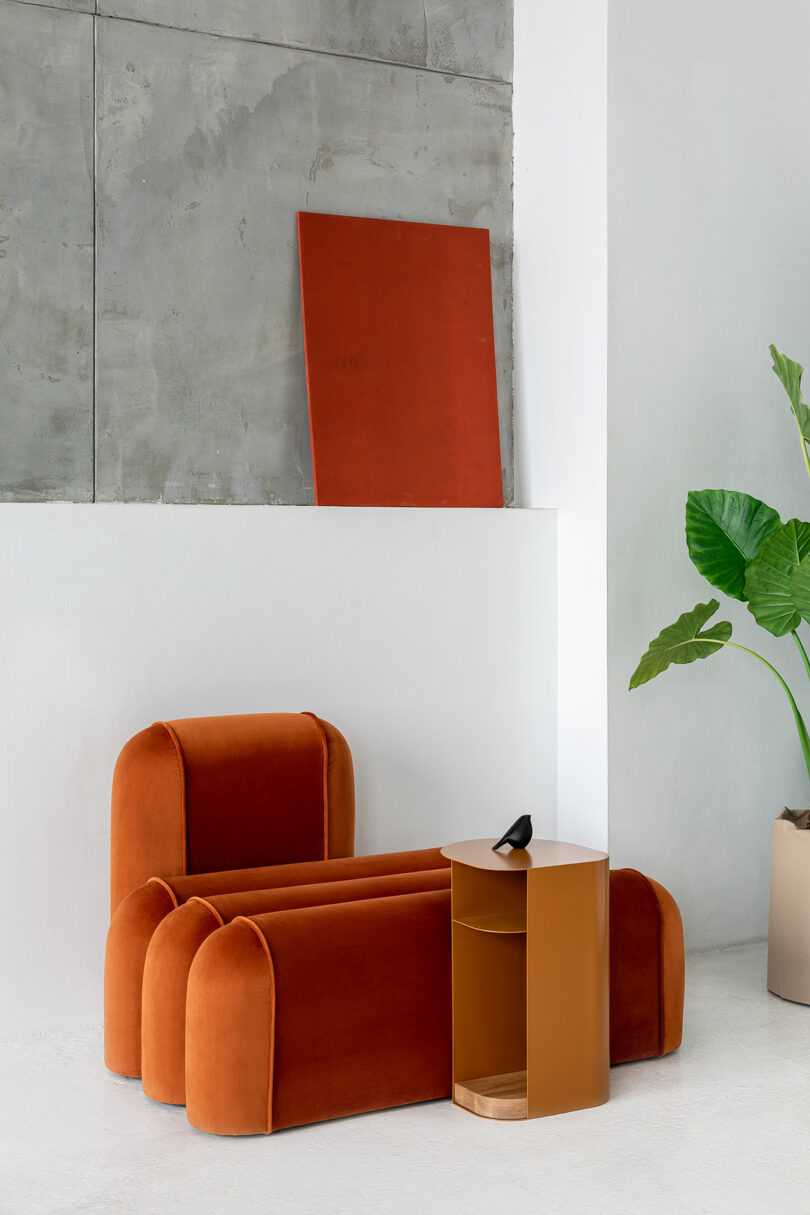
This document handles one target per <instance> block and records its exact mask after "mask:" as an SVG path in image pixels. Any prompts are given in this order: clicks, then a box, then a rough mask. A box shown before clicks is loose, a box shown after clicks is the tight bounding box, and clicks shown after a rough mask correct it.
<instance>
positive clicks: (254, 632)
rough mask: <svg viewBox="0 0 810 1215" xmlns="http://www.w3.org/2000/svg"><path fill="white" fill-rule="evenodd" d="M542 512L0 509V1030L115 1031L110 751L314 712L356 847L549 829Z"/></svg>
mask: <svg viewBox="0 0 810 1215" xmlns="http://www.w3.org/2000/svg"><path fill="white" fill-rule="evenodd" d="M554 564H555V518H554V514H553V512H550V511H516V510H513V511H504V510H501V511H478V510H458V511H453V510H446V511H444V510H383V509H364V510H351V509H337V508H331V509H330V508H311V507H310V508H307V507H279V508H276V509H266V508H262V507H232V508H226V507H206V506H193V507H165V506H132V505H130V506H99V505H96V506H67V505H39V506H26V505H22V506H20V505H16V506H12V505H5V506H0V570H2V580H3V581H2V585H3V593H2V596H0V673H1V676H0V831H1V832H2V834H1V835H0V838H2V841H3V856H4V865H3V883H2V894H1V896H0V907H2V911H3V917H2V918H3V924H4V931H3V933H2V934H0V975H2V982H0V1026H2V1027H3V1028H5V1029H9V1028H15V1029H19V1028H27V1029H33V1030H36V1029H39V1028H45V1027H49V1026H62V1027H64V1025H65V1024H70V1023H80V1022H88V1021H98V1020H99V1019H100V1015H101V1013H100V1008H101V1005H100V997H101V975H102V959H103V949H104V935H105V932H106V927H107V918H108V873H109V855H108V846H109V834H108V830H109V829H108V819H109V793H110V779H111V775H112V769H113V764H114V762H115V758H116V755H117V753H118V751H119V750H120V748H121V746H122V745H123V743H124V742H125V741H126V740H127V738H129V737H130V736H131V735H132V734H134V733H135V732H136V731H137V730H139V729H141V728H143V727H144V726H145V725H148V724H149V723H150V722H151V721H153V720H155V719H156V718H173V717H185V716H196V715H204V714H209V713H237V712H259V711H272V710H297V709H313V710H314V711H316V712H317V713H319V714H321V715H323V716H324V717H326V718H328V719H329V720H331V721H333V722H334V723H335V724H336V725H337V726H338V727H339V728H340V729H341V730H343V731H344V733H345V734H346V737H347V739H348V741H349V744H350V746H351V748H352V752H353V755H354V759H355V764H356V775H357V793H358V802H357V811H358V813H357V851H358V852H377V851H384V850H388V849H401V848H411V847H425V846H429V845H434V844H442V843H446V842H449V841H452V840H454V839H464V838H470V837H476V836H487V835H495V834H498V833H500V831H501V830H502V829H504V828H505V827H506V826H508V825H509V823H510V822H511V821H512V819H514V818H516V817H517V815H518V814H519V813H523V812H526V811H531V812H532V813H533V815H534V823H535V830H536V834H537V835H538V836H540V837H543V836H546V837H549V838H553V837H554V826H555V824H554V800H555V788H554V785H555V764H554V756H555V713H554V705H555V695H556V692H555V603H554V594H553V586H554Z"/></svg>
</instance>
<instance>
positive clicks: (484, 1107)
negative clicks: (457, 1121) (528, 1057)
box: [453, 1071, 527, 1121]
mask: <svg viewBox="0 0 810 1215" xmlns="http://www.w3.org/2000/svg"><path fill="white" fill-rule="evenodd" d="M453 1100H454V1101H455V1103H456V1105H462V1106H463V1107H464V1109H466V1110H471V1111H472V1113H473V1114H479V1115H480V1116H481V1117H482V1118H501V1119H504V1120H510V1121H515V1120H517V1119H519V1118H525V1117H526V1116H527V1115H526V1073H525V1071H523V1072H502V1073H501V1074H500V1075H499V1076H479V1078H478V1079H477V1080H458V1081H456V1083H455V1084H454V1085H453Z"/></svg>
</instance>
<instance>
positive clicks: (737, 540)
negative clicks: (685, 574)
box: [686, 489, 781, 600]
mask: <svg viewBox="0 0 810 1215" xmlns="http://www.w3.org/2000/svg"><path fill="white" fill-rule="evenodd" d="M780 522H781V520H780V518H779V515H778V514H777V513H776V511H775V510H772V508H771V507H770V506H766V505H765V503H764V502H760V500H759V498H752V497H751V496H750V494H741V493H737V491H736V490H731V489H699V490H694V489H693V490H690V491H689V494H688V495H687V498H686V544H687V547H688V549H689V556H690V557H691V558H692V561H693V562H694V563H695V565H696V567H697V569H698V570H699V572H700V573H701V574H702V575H703V577H704V578H705V579H706V580H707V581H708V582H710V583H711V584H712V586H714V587H717V589H718V591H723V593H724V594H726V595H730V596H731V597H732V599H743V600H744V599H745V598H746V595H745V570H746V566H747V565H748V562H749V561H750V560H751V559H752V558H753V557H756V555H757V553H758V552H759V550H760V548H761V547H762V545H763V543H764V542H765V541H766V540H767V539H768V537H769V536H770V535H771V534H772V533H773V532H775V531H776V529H777V527H779V525H780Z"/></svg>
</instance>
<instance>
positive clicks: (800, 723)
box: [719, 631, 810, 777]
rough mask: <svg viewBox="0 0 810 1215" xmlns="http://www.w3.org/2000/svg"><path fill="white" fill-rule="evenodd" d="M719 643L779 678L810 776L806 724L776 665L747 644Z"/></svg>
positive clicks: (809, 739)
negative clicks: (747, 657) (737, 651)
mask: <svg viewBox="0 0 810 1215" xmlns="http://www.w3.org/2000/svg"><path fill="white" fill-rule="evenodd" d="M793 635H794V637H796V641H797V642H798V645H799V649H800V650H801V651H802V654H804V657H805V662H806V661H807V655H806V654H805V652H804V646H803V645H802V643H801V642H800V641H799V638H798V637H797V636H796V633H795V631H794V634H793ZM719 644H720V645H728V646H731V648H732V649H734V650H742V652H743V653H744V654H750V655H751V657H752V658H757V659H758V660H759V661H760V662H761V663H763V664H764V665H765V666H766V667H767V668H768V670H769V671H771V672H772V673H773V674H774V675H775V676H776V678H777V679H778V680H779V682H780V684H781V685H782V687H783V689H784V692H785V695H786V696H787V698H788V700H789V701H790V707H791V709H792V710H793V717H794V719H795V722H796V729H797V730H798V732H799V742H800V743H801V747H802V754H803V755H804V762H805V764H806V766H807V775H808V776H809V777H810V735H808V733H807V726H806V725H805V724H804V718H803V717H802V715H801V713H800V712H799V706H798V705H797V704H796V701H795V700H794V699H793V693H792V692H791V690H790V688H789V687H788V686H787V684H786V683H785V681H784V679H783V678H782V676H781V675H780V674H779V672H778V671H777V669H776V667H774V666H771V664H770V663H769V662H768V660H767V658H763V657H762V655H761V654H757V652H756V650H749V649H748V647H747V646H744V645H738V644H737V642H736V641H721V642H720V643H719Z"/></svg>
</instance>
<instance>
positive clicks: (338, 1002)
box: [186, 890, 451, 1135]
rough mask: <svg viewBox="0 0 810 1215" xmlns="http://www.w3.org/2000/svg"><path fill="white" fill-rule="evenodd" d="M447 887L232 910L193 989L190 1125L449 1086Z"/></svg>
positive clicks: (248, 1126) (328, 1108)
mask: <svg viewBox="0 0 810 1215" xmlns="http://www.w3.org/2000/svg"><path fill="white" fill-rule="evenodd" d="M450 1007H451V1001H450V893H449V891H446V890H439V891H429V892H425V893H416V894H402V895H397V896H395V897H388V898H379V899H368V900H363V901H360V902H353V903H342V904H339V905H333V906H326V907H324V906H316V907H305V908H299V909H295V910H289V911H276V912H271V913H269V914H266V915H259V916H254V917H251V918H249V919H246V918H239V919H236V920H234V921H233V922H232V923H231V924H228V925H226V926H225V927H224V928H221V929H219V930H218V931H217V932H215V933H214V934H213V935H212V936H210V937H209V938H208V939H207V940H206V941H205V942H204V943H203V945H202V946H201V948H200V949H199V951H198V953H197V955H196V957H195V959H194V962H193V964H192V967H191V973H190V975H189V983H188V1005H187V1045H186V1085H187V1113H188V1118H189V1121H190V1122H191V1124H192V1126H195V1127H198V1128H199V1129H200V1130H205V1131H211V1132H214V1133H215V1134H225V1135H240V1134H256V1133H260V1132H269V1131H272V1130H277V1129H280V1128H281V1127H288V1126H298V1125H302V1124H304V1123H308V1122H315V1121H319V1120H321V1119H324V1118H337V1117H341V1116H343V1115H346V1114H354V1113H359V1112H362V1111H366V1110H374V1109H382V1108H385V1107H387V1106H392V1105H404V1104H408V1103H409V1102H412V1101H425V1100H430V1099H431V1098H433V1097H445V1096H447V1095H448V1093H449V1092H450V1082H451V1076H450V1054H451V1052H450V1043H451V1021H450Z"/></svg>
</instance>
